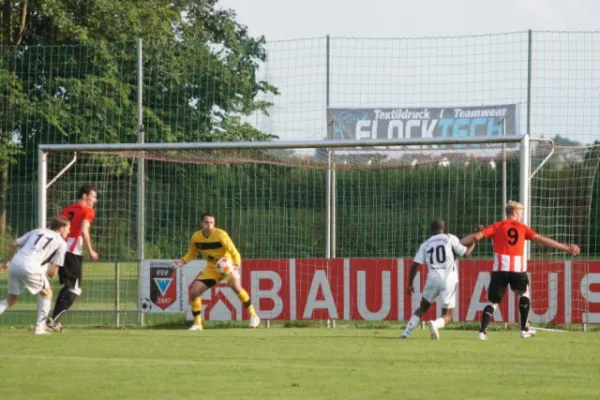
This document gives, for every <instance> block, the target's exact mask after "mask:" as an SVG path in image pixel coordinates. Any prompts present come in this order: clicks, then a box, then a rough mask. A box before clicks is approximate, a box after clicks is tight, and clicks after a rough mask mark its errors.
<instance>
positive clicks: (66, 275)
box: [58, 252, 83, 289]
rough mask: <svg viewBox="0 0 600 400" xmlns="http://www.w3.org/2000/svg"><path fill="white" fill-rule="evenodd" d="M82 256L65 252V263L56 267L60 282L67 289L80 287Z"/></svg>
mask: <svg viewBox="0 0 600 400" xmlns="http://www.w3.org/2000/svg"><path fill="white" fill-rule="evenodd" d="M82 266H83V256H80V255H77V254H73V253H69V252H67V254H65V265H63V266H62V267H60V268H59V269H58V277H59V278H60V284H61V285H65V286H67V287H68V288H69V289H79V288H81V278H82V277H83V268H82Z"/></svg>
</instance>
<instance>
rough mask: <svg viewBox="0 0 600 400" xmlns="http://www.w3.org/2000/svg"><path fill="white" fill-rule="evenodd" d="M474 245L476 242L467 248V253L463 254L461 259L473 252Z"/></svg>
mask: <svg viewBox="0 0 600 400" xmlns="http://www.w3.org/2000/svg"><path fill="white" fill-rule="evenodd" d="M475 244H476V242H473V243H471V244H470V245H468V246H467V251H465V254H463V258H467V257H469V256H470V255H471V253H472V252H473V250H475Z"/></svg>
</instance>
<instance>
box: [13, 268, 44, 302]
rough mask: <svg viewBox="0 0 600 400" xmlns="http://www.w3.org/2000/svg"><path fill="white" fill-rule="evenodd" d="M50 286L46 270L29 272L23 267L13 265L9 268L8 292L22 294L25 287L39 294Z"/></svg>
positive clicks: (32, 292)
mask: <svg viewBox="0 0 600 400" xmlns="http://www.w3.org/2000/svg"><path fill="white" fill-rule="evenodd" d="M49 286H50V282H48V277H47V276H46V273H45V272H42V271H40V272H35V273H32V272H28V271H27V270H25V269H24V268H23V267H20V266H18V265H11V267H10V268H9V269H8V293H9V294H14V295H16V296H18V295H20V294H21V292H22V291H23V288H27V290H29V292H30V293H31V294H38V293H39V292H41V291H42V290H43V289H44V288H47V287H49Z"/></svg>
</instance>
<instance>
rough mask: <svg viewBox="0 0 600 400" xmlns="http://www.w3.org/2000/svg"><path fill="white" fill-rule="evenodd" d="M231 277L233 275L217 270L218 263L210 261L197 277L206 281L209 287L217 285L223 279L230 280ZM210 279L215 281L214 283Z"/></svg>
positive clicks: (203, 281) (198, 279)
mask: <svg viewBox="0 0 600 400" xmlns="http://www.w3.org/2000/svg"><path fill="white" fill-rule="evenodd" d="M229 279H231V275H223V274H221V273H220V272H219V271H217V264H215V263H214V262H210V261H209V262H208V264H206V267H205V268H204V269H203V270H202V272H200V273H199V274H198V276H197V277H196V280H197V281H202V283H204V284H205V285H206V286H208V287H209V288H210V287H212V286H215V285H217V284H218V283H219V282H221V281H222V280H225V281H226V282H228V281H229ZM208 281H214V283H211V282H208Z"/></svg>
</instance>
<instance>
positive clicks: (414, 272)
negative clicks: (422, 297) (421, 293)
mask: <svg viewBox="0 0 600 400" xmlns="http://www.w3.org/2000/svg"><path fill="white" fill-rule="evenodd" d="M420 266H421V264H419V263H416V262H413V263H412V265H411V266H410V273H409V275H408V287H407V288H406V290H407V291H408V293H414V292H415V288H414V287H413V282H414V280H415V277H416V276H417V272H418V271H419V267H420Z"/></svg>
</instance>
